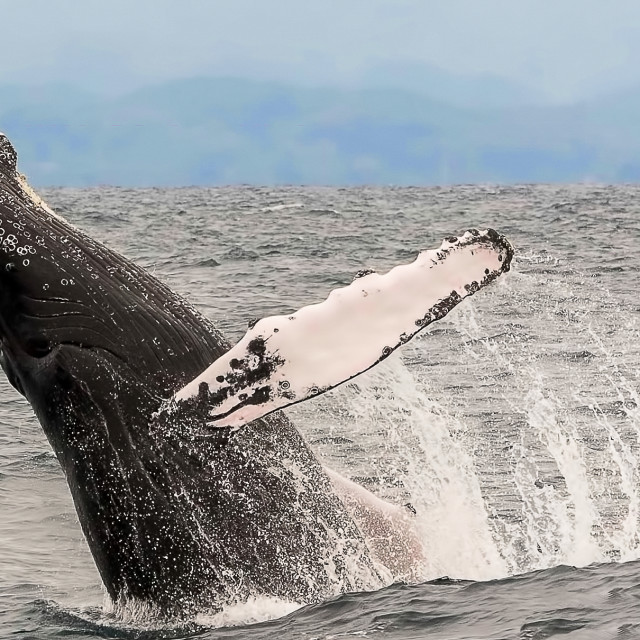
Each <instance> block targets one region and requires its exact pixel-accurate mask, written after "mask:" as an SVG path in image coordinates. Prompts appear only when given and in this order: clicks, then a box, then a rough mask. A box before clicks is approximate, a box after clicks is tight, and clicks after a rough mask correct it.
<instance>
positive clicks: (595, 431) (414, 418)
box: [0, 185, 640, 640]
mask: <svg viewBox="0 0 640 640" xmlns="http://www.w3.org/2000/svg"><path fill="white" fill-rule="evenodd" d="M43 195H44V196H45V197H46V199H47V200H48V201H49V203H50V204H51V205H52V206H53V207H54V208H56V209H57V210H58V211H59V212H60V213H61V214H62V215H64V216H66V217H67V218H68V219H69V220H70V221H72V222H73V223H75V224H76V225H78V226H80V227H82V228H83V229H85V230H87V231H88V232H89V233H91V234H92V235H94V236H96V237H97V238H99V239H101V240H102V241H104V242H106V243H107V244H109V245H110V246H112V247H114V248H116V249H118V250H120V251H122V252H123V253H125V254H126V255H127V256H129V257H131V258H133V259H134V260H136V261H137V262H139V263H141V264H142V265H143V266H145V267H147V268H148V269H150V270H151V271H152V272H153V273H155V274H156V275H157V276H158V277H160V278H161V279H163V280H164V281H166V282H167V283H168V284H169V285H170V286H172V287H173V288H175V289H176V290H177V291H179V292H180V293H182V294H183V295H185V296H186V297H188V298H189V299H190V300H191V301H192V302H194V303H195V304H196V305H197V306H198V307H199V308H200V309H201V310H203V311H204V313H205V314H207V315H208V316H210V317H211V318H212V319H214V320H215V321H216V323H217V324H218V326H220V327H221V328H222V329H223V330H224V331H225V332H226V333H227V334H229V335H230V336H232V337H236V338H238V337H240V335H241V334H242V333H243V332H244V329H245V327H246V323H247V320H249V319H251V318H255V317H260V316H264V315H268V314H273V313H280V312H284V311H287V310H293V309H296V308H299V307H300V306H302V305H304V304H307V303H310V302H316V301H319V300H321V299H323V298H324V297H325V296H326V294H327V293H328V292H329V290H331V289H332V288H334V287H335V286H336V285H338V284H345V283H347V282H349V281H350V279H351V277H352V276H353V274H355V272H356V271H358V270H359V269H361V268H363V267H376V268H377V269H378V270H383V269H385V268H388V267H391V266H392V265H394V264H397V263H399V262H406V261H409V260H411V259H412V256H413V255H414V254H415V252H416V251H417V250H419V249H422V248H429V247H432V246H437V245H438V244H439V243H440V241H441V239H442V238H443V237H445V236H448V235H451V234H452V233H453V234H457V233H459V232H461V231H463V230H465V229H467V228H469V227H478V228H484V227H486V226H493V227H495V228H497V229H499V230H500V231H502V232H503V233H505V234H506V235H507V236H508V237H509V238H510V240H511V241H512V243H513V244H514V246H515V247H516V252H517V253H516V255H517V258H516V261H515V264H514V269H513V271H512V273H510V274H509V275H508V277H507V278H505V279H504V280H503V281H501V282H499V283H496V285H495V286H492V287H491V288H489V289H487V290H485V291H482V292H480V293H479V294H478V295H477V296H475V297H474V298H473V299H472V300H468V301H466V302H465V303H464V304H462V305H461V306H460V307H459V308H458V309H456V310H455V311H454V312H453V313H452V314H451V315H450V316H449V317H447V318H446V319H445V320H443V321H442V322H440V323H437V324H436V325H433V326H432V327H431V328H430V330H428V332H427V333H426V335H424V336H423V337H422V338H419V339H416V340H415V341H413V342H412V343H411V344H410V345H407V347H406V348H405V350H404V352H403V353H402V355H401V356H399V357H394V358H391V359H390V361H387V362H385V363H384V365H383V366H382V368H380V369H377V370H373V371H372V372H370V373H369V374H367V375H366V376H364V377H363V378H360V379H358V380H356V381H354V382H353V383H351V384H349V385H345V386H343V387H341V388H339V389H338V390H336V391H335V392H333V393H331V394H328V395H326V396H324V397H322V398H319V399H317V400H316V401H314V402H309V403H304V404H302V405H299V406H298V407H297V408H295V410H292V411H291V412H290V415H291V416H292V418H293V419H294V420H295V422H296V424H297V425H298V427H299V428H300V430H301V431H302V432H303V433H304V434H305V436H306V438H307V439H308V441H309V442H311V443H312V446H313V448H314V450H315V451H316V452H317V453H318V455H319V456H320V457H321V458H322V460H323V461H324V462H325V463H326V464H328V465H329V466H332V467H333V468H336V469H337V470H339V471H341V472H342V473H344V474H346V475H348V476H350V477H353V478H356V479H357V480H358V481H360V482H361V483H363V484H365V485H366V486H367V487H368V488H369V489H371V490H372V491H374V492H376V493H378V494H379V495H381V496H382V497H384V498H386V499H388V500H391V501H398V502H399V501H403V502H406V501H411V503H412V504H413V505H414V506H415V507H416V510H417V511H418V516H417V519H418V523H419V528H420V532H421V536H422V538H423V543H424V546H425V548H426V549H427V551H428V556H429V566H428V567H427V568H426V569H425V572H424V576H423V577H424V582H421V583H420V584H413V585H391V586H389V587H387V588H385V589H382V590H380V591H378V592H375V593H360V594H349V595H343V596H339V597H337V598H335V599H334V600H331V601H329V602H326V603H323V604H319V605H314V606H310V607H306V608H302V609H296V607H295V605H294V604H293V603H282V602H274V601H264V600H261V601H252V602H249V603H247V604H244V605H238V606H236V607H235V608H232V609H229V610H226V611H225V612H223V614H221V615H220V616H217V617H215V618H202V619H198V620H196V621H194V623H193V624H192V625H189V626H186V627H182V628H171V627H170V628H166V627H162V628H161V627H158V624H157V623H156V622H155V621H153V620H148V619H145V618H144V617H135V616H133V617H130V618H128V619H122V618H121V617H118V616H117V615H115V614H113V613H111V612H110V609H109V606H108V603H105V599H104V595H103V592H102V588H101V586H100V579H99V577H98V574H97V572H96V570H95V568H94V566H93V562H92V559H91V556H90V554H89V551H88V549H87V547H86V544H85V542H84V540H83V538H82V534H81V532H80V528H79V525H78V523H77V520H76V516H75V512H74V510H73V506H72V503H71V499H70V496H69V494H68V491H67V488H66V484H65V481H64V478H63V476H62V473H61V471H60V469H59V467H58V464H57V461H56V460H55V458H54V456H53V454H52V453H51V451H50V449H49V446H48V444H47V442H46V440H45V438H44V436H43V434H42V432H41V430H40V427H39V425H38V424H37V422H36V421H35V419H34V418H33V416H32V415H31V411H30V409H29V407H28V405H27V404H26V402H25V401H24V400H22V399H21V398H20V397H19V395H18V394H17V393H16V392H14V391H13V390H12V389H11V388H10V387H9V385H8V384H7V382H6V381H5V380H4V379H2V381H0V637H3V638H4V637H6V638H62V637H75V638H82V639H85V638H87V639H89V638H112V637H113V638H150V639H151V638H153V639H155V638H164V637H185V636H188V635H191V634H196V635H201V636H202V637H203V638H211V639H213V638H246V637H255V638H272V637H279V638H282V639H283V640H284V639H288V638H309V639H310V638H339V637H352V636H353V637H368V638H422V637H429V638H442V639H444V638H447V639H453V638H474V639H485V638H486V639H489V638H491V639H498V638H505V639H506V638H531V639H533V638H535V639H538V638H551V637H563V638H581V639H582V638H585V639H587V638H594V639H596V638H597V639H598V640H600V639H604V638H636V637H640V608H639V607H638V601H639V598H640V562H638V558H640V520H639V518H640V469H639V462H640V446H639V441H640V408H639V407H640V401H639V395H638V394H639V389H640V382H639V381H640V322H639V319H640V314H639V312H640V303H639V302H638V294H637V286H638V273H639V272H640V254H639V252H638V244H639V243H640V204H638V199H639V197H640V188H639V187H628V186H627V187H595V186H579V185H576V186H569V187H544V186H541V187H529V186H523V187H513V188H505V189H503V188H488V187H487V188H485V187H454V188H446V189H445V188H442V189H410V188H408V189H391V188H389V189H384V188H379V189H362V188H359V189H334V188H322V189H320V188H317V189H311V188H282V189H267V188H263V189H256V188H224V189H176V190H160V189H149V190H127V189H111V188H99V189H87V190H72V189H63V190H50V191H48V192H46V193H44V194H43ZM575 567H578V568H575ZM443 576H449V577H450V578H451V579H441V578H442V577H443ZM278 616H282V617H278ZM267 618H275V619H272V620H269V621H264V622H259V621H260V620H266V619H267ZM248 623H255V624H253V625H252V626H247V624H248ZM221 625H227V626H226V627H225V628H221Z"/></svg>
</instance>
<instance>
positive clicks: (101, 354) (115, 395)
mask: <svg viewBox="0 0 640 640" xmlns="http://www.w3.org/2000/svg"><path fill="white" fill-rule="evenodd" d="M226 348H227V345H226V343H225V342H224V341H223V340H222V338H220V336H219V334H218V333H217V332H216V331H215V329H213V327H212V326H211V325H210V324H209V323H208V322H207V321H206V320H205V319H204V318H202V317H201V316H200V315H199V314H198V313H197V312H196V311H195V310H193V309H192V308H191V307H190V306H189V305H188V304H187V303H186V302H185V301H184V300H182V299H181V298H180V297H179V296H177V295H175V294H173V293H172V292H171V291H170V290H169V289H168V288H167V287H165V286H164V285H162V284H161V283H160V282H158V281H157V280H156V279H155V278H153V277H152V276H151V275H149V274H148V273H146V272H145V271H144V270H143V269H141V268H139V267H138V266H136V265H135V264H133V263H132V262H130V261H128V260H126V259H125V258H123V257H122V256H120V255H119V254H117V253H116V252H114V251H112V250H111V249H109V248H107V247H106V246H104V245H103V244H101V243H99V242H97V241H95V240H93V239H91V238H90V237H88V236H87V235H85V234H84V233H82V232H81V231H80V230H78V229H76V228H75V227H73V226H72V225H71V224H69V223H67V222H66V221H65V220H64V219H63V218H61V217H60V216H58V215H56V214H55V213H54V212H53V211H52V210H51V209H49V207H48V206H47V205H46V204H45V203H44V202H43V201H42V200H41V199H40V198H39V197H38V196H37V195H36V194H35V193H34V192H33V191H32V190H31V189H30V187H29V186H28V185H27V183H26V181H25V180H24V178H23V177H22V176H21V175H20V174H19V173H18V171H17V168H16V153H15V151H14V149H13V147H12V145H11V144H10V142H9V141H8V139H7V138H6V137H5V136H3V135H0V363H1V364H2V368H3V369H4V371H5V373H6V374H7V377H8V379H9V381H10V382H11V384H12V385H13V386H14V387H15V388H16V389H17V390H18V391H19V392H20V393H21V394H22V395H23V396H25V397H26V398H27V400H28V401H29V403H30V404H31V406H32V408H33V409H34V412H35V414H36V416H37V417H38V419H39V421H40V423H41V424H42V427H43V429H44V431H45V433H46V435H47V438H48V439H49V441H50V443H51V445H52V447H53V449H54V451H55V453H56V455H57V457H58V459H59V461H60V463H61V466H62V468H63V470H64V472H65V475H66V477H67V481H68V483H69V486H70V489H71V493H72V495H73V498H74V502H75V504H76V509H77V511H78V513H79V516H80V522H81V524H82V527H83V530H84V533H85V536H86V537H87V540H88V542H89V545H90V547H91V550H92V552H93V555H94V558H95V560H96V564H97V566H98V569H99V571H100V573H101V575H102V578H103V581H104V583H105V585H106V586H107V590H108V592H109V593H110V595H111V596H112V597H113V598H114V599H117V598H120V597H122V596H123V595H127V596H131V597H134V598H137V599H141V600H144V601H147V602H148V601H151V602H155V603H165V604H167V603H168V604H167V606H169V604H171V602H174V603H179V602H180V600H181V599H189V598H191V597H192V596H193V594H194V593H198V592H202V591H203V590H204V588H203V585H209V584H213V583H214V582H215V580H214V577H212V576H211V575H209V574H208V572H209V573H210V572H211V568H210V567H209V566H208V565H198V566H200V574H198V566H195V565H196V563H195V562H194V558H195V557H198V556H199V554H200V553H201V548H200V541H198V540H197V539H196V538H195V537H194V536H193V535H192V532H191V531H190V527H187V526H185V523H184V522H183V521H182V522H181V518H183V514H182V512H181V511H180V507H179V505H176V504H175V503H172V500H173V499H174V498H173V495H174V494H175V492H176V486H175V484H174V483H173V478H170V477H169V473H167V471H166V469H167V466H170V465H171V464H175V465H182V467H183V468H184V469H188V467H189V462H188V461H187V462H185V460H184V459H183V458H181V457H180V456H179V455H178V454H176V455H175V456H174V455H173V454H172V453H171V452H169V453H167V451H166V450H163V449H162V446H161V445H162V443H160V444H158V440H157V439H156V440H155V441H154V440H153V438H152V437H151V434H150V433H149V431H148V423H149V416H150V415H151V414H152V413H153V412H154V411H155V410H156V409H157V407H158V406H159V403H160V402H161V401H162V399H163V398H165V397H167V396H169V395H170V394H171V393H173V392H175V391H176V390H177V389H178V388H180V386H181V385H183V384H185V382H187V381H188V380H190V379H191V378H193V376H195V375H197V374H198V373H199V372H200V371H202V370H203V369H204V368H205V367H206V366H207V365H208V364H210V363H211V362H212V361H213V360H215V359H216V358H217V357H218V356H219V355H220V354H221V353H223V352H224V351H225V350H226ZM162 456H166V459H164V460H162V461H161V460H160V458H161V457H162ZM172 456H173V457H172ZM184 469H183V470H184ZM185 473H187V472H186V471H185ZM163 545H164V547H165V548H164V549H163ZM194 566H195V569H194ZM194 571H195V573H194ZM169 573H171V575H168V574H169ZM186 575H189V576H191V579H190V580H187V579H179V578H180V577H181V576H182V577H184V576H186ZM172 576H178V577H177V578H172ZM176 606H179V605H178V604H176Z"/></svg>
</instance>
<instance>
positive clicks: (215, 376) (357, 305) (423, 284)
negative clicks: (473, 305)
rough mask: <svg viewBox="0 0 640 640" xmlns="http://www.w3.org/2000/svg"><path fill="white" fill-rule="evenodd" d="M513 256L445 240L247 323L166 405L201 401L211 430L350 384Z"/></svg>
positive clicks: (493, 239)
mask: <svg viewBox="0 0 640 640" xmlns="http://www.w3.org/2000/svg"><path fill="white" fill-rule="evenodd" d="M512 254H513V249H512V248H511V246H510V245H509V243H508V241H507V240H506V239H505V238H504V237H503V236H500V235H499V234H498V233H496V232H495V231H493V230H492V229H489V230H487V231H485V232H484V233H479V232H477V231H475V230H471V231H467V232H466V233H465V234H464V235H463V236H461V237H460V238H448V239H446V240H445V241H444V242H443V243H442V245H441V246H440V247H439V249H436V250H430V251H423V252H422V253H420V254H419V255H418V257H417V258H416V260H415V261H414V262H412V263H411V264H407V265H400V266H397V267H395V268H394V269H392V270H391V271H389V272H388V273H386V274H384V275H381V274H378V273H374V272H366V273H362V274H360V275H359V277H357V278H356V279H355V280H354V282H352V283H351V284H350V285H349V286H347V287H342V288H339V289H336V290H334V291H332V292H331V293H330V294H329V297H328V298H327V299H326V300H325V301H324V302H321V303H319V304H314V305H310V306H308V307H303V308H302V309H300V310H299V311H296V313H295V314H294V315H291V316H273V317H270V318H263V319H262V320H260V321H258V322H256V323H252V326H251V327H250V329H249V330H248V331H247V333H246V334H245V336H244V337H243V338H242V340H240V342H239V343H238V344H237V345H236V346H235V347H233V348H232V349H231V350H230V351H228V352H227V353H226V354H225V355H223V356H222V357H221V358H219V359H218V360H216V362H214V363H213V364H212V365H211V366H210V367H209V368H208V369H207V370H206V371H204V372H203V373H202V374H201V375H199V376H198V377H197V378H195V379H194V380H193V381H192V382H190V383H189V384H188V385H187V386H185V387H184V388H183V389H182V390H180V391H179V392H178V393H177V394H176V396H175V398H174V400H175V401H183V400H189V399H192V398H196V397H199V398H200V399H201V400H202V402H204V404H205V405H207V406H208V411H209V418H210V422H209V424H212V425H214V426H219V427H238V426H240V425H242V424H244V423H246V422H248V421H250V420H255V419H256V418H259V417H260V416H263V415H265V414H267V413H270V412H272V411H275V410H276V409H279V408H282V407H284V406H287V405H289V404H292V403H294V402H300V401H302V400H305V399H307V398H309V397H312V396H314V395H318V394H319V393H324V392H325V391H327V390H329V389H332V388H333V387H335V386H337V385H339V384H341V383H343V382H345V381H347V380H349V379H351V378H353V377H354V376H356V375H358V374H359V373H362V372H363V371H366V370H367V369H369V368H370V367H372V366H374V365H375V364H376V363H378V362H380V361H381V360H383V359H384V358H386V357H388V356H389V355H390V354H391V353H392V352H393V351H394V350H395V349H396V348H398V347H399V346H400V345H402V344H404V343H405V342H407V341H408V340H410V339H411V338H412V337H413V336H414V335H415V334H416V333H417V332H418V331H420V330H421V329H423V328H424V327H426V326H427V325H428V324H430V323H431V322H433V321H436V320H439V319H440V318H442V317H444V316H445V315H446V314H447V313H448V312H449V311H450V310H451V309H453V308H454V307H455V306H456V305H457V304H458V303H459V302H460V301H461V300H462V299H463V298H465V297H467V296H469V295H472V294H473V293H475V292H476V291H478V290H479V289H481V288H482V287H483V286H485V285H486V284H488V283H490V282H491V281H493V280H494V279H495V278H497V277H498V276H499V275H500V274H502V273H504V272H505V271H508V270H509V267H510V262H511V257H512Z"/></svg>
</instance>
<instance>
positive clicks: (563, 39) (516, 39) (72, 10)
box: [0, 0, 640, 100]
mask: <svg viewBox="0 0 640 640" xmlns="http://www.w3.org/2000/svg"><path fill="white" fill-rule="evenodd" d="M0 20H1V24H2V37H1V38H0V60H2V64H1V65H0V82H1V83H4V82H20V81H27V80H28V81H33V82H41V81H47V80H51V81H59V80H66V81H73V82H75V83H77V84H79V85H80V86H86V87H89V88H92V89H95V88H97V87H99V86H101V85H104V86H105V87H106V88H108V89H114V88H116V89H117V88H120V89H122V88H129V87H131V86H135V85H136V84H138V83H151V82H156V81H158V80H163V79H166V78H169V77H185V76H194V75H214V74H215V75H220V74H229V75H239V74H242V75H252V76H253V77H267V78H280V79H287V80H290V79H294V80H301V79H302V80H305V81H307V82H312V83H327V82H330V81H332V80H333V79H335V80H336V81H340V82H345V81H349V78H352V77H355V76H356V75H357V74H358V73H359V72H361V71H362V70H364V69H365V68H366V67H367V66H371V65H374V64H377V63H380V62H389V61H411V62H422V63H427V64H431V65H435V66H438V67H441V68H444V69H447V70H450V71H454V72H457V73H460V74H475V73H481V72H489V73H493V74H497V75H503V76H506V77H509V78H511V79H515V80H518V81H519V82H521V83H522V84H524V85H528V86H533V87H536V88H537V89H541V90H543V91H544V92H545V93H546V94H547V95H549V96H550V97H552V98H554V99H557V100H565V99H573V98H575V97H579V96H580V95H585V94H593V93H598V92H604V91H609V90H612V89H617V88H620V87H625V86H632V85H640V0H611V1H610V2H605V1H604V0H437V1H436V0H321V1H318V0H228V1H224V2H222V1H216V0H172V1H169V0H108V1H106V2H105V0H100V1H98V0H58V1H52V0H46V1H45V0H21V1H20V2H16V1H15V0H0Z"/></svg>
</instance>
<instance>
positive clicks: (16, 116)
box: [0, 70, 640, 186]
mask: <svg viewBox="0 0 640 640" xmlns="http://www.w3.org/2000/svg"><path fill="white" fill-rule="evenodd" d="M391 71H392V70H391ZM413 71H415V72H416V73H418V72H419V70H413ZM413 71H411V70H410V72H408V73H410V75H411V74H412V73H413ZM414 75H415V74H414ZM425 77H426V76H425ZM396 80H397V81H396V85H397V86H396V87H395V88H393V87H390V86H389V84H390V83H391V80H389V79H387V80H385V79H384V78H381V80H380V82H381V84H382V85H385V86H380V87H379V88H375V87H373V86H372V82H371V79H369V80H368V81H367V82H368V85H367V86H368V87H369V88H366V87H365V88H360V89H356V88H352V89H344V88H309V87H296V86H287V85H283V84H277V83H269V82H257V81H251V80H241V79H234V78H193V79H188V80H177V81H172V82H167V83H164V84H161V85H157V86H152V87H146V88H143V89H139V90H137V91H134V92H132V93H128V94H126V95H123V96H118V97H110V98H106V97H101V96H98V95H95V94H91V93H87V92H83V91H80V90H78V89H77V88H73V87H69V86H42V87H36V88H25V87H20V86H0V130H2V131H4V132H5V133H6V134H7V135H9V137H10V138H11V139H12V141H13V142H14V144H15V146H16V148H17V149H18V153H19V156H20V167H21V170H22V171H23V172H25V173H26V174H27V175H28V176H29V178H30V180H31V181H32V182H33V183H34V184H36V185H40V186H44V185H47V186H48V185H75V186H84V185H94V184H117V185H123V186H146V185H156V186H165V185H166V186H175V185H219V184H229V183H235V184H237V183H250V184H363V183H367V184H397V185H408V184H420V185H429V184H441V183H469V182H501V183H513V182H577V181H583V180H589V181H599V182H621V181H623V182H630V181H639V180H640V115H639V114H640V88H638V90H637V91H630V92H627V93H625V94H620V95H618V96H612V97H610V98H606V99H600V100H598V101H593V102H591V103H586V104H581V105H574V106H566V107H557V106H555V107H554V106H542V105H540V104H538V105H537V106H536V105H535V104H534V105H533V106H526V105H527V104H530V103H535V102H536V101H538V102H539V96H538V97H536V96H531V95H529V94H528V93H527V92H526V91H525V90H522V91H520V89H518V88H515V87H513V86H506V85H505V86H502V85H500V83H499V82H498V81H497V80H495V79H493V80H491V81H489V80H488V81H487V87H488V88H487V99H486V100H484V101H483V100H482V99H481V95H480V94H481V93H482V84H481V82H480V81H478V82H479V84H478V83H476V84H473V83H467V84H466V85H465V84H464V83H463V82H462V80H460V81H458V80H456V81H451V82H449V81H447V82H449V84H448V85H447V86H446V87H444V88H443V84H442V82H441V83H440V85H439V86H440V89H438V90H437V91H436V90H435V89H433V93H432V92H430V91H428V90H426V89H427V88H425V91H424V92H418V91H407V90H406V89H404V88H403V86H404V85H406V84H411V86H414V85H415V77H414V76H412V78H411V79H410V82H409V80H407V81H405V79H403V78H402V77H400V76H398V77H397V79H396ZM461 82H462V84H460V83H461ZM496 83H497V84H498V85H499V86H498V88H496ZM373 84H374V83H373ZM445 84H446V83H445ZM436 85H437V83H436V82H432V83H431V84H430V86H431V87H432V88H433V87H434V86H436ZM490 87H492V88H491V90H489V88H490ZM465 92H466V93H465ZM434 93H435V94H437V95H434ZM489 98H490V99H489ZM466 104H468V106H464V105H466Z"/></svg>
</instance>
